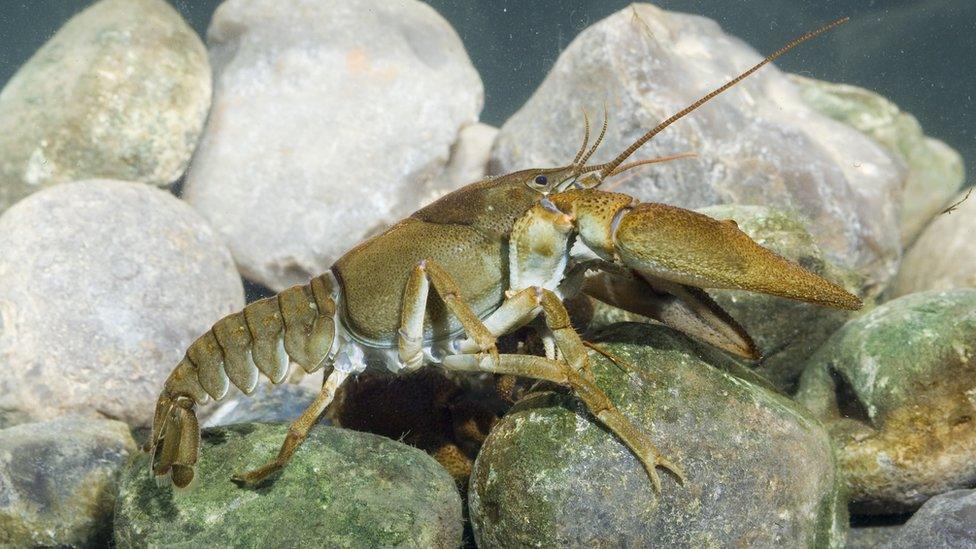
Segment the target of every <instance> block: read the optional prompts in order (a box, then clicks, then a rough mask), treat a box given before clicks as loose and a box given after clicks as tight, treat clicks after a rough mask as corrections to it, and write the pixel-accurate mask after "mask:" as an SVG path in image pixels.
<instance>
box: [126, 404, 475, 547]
mask: <svg viewBox="0 0 976 549" xmlns="http://www.w3.org/2000/svg"><path fill="white" fill-rule="evenodd" d="M287 429H288V427H287V425H272V424H261V423H249V424H238V425H232V426H227V427H215V428H212V429H207V430H205V431H204V434H203V447H202V451H201V459H200V463H199V470H198V473H197V479H196V481H195V483H194V484H193V485H191V486H190V488H189V489H187V490H182V491H180V490H174V489H173V488H171V487H170V486H163V487H158V486H157V484H156V481H155V480H153V479H151V478H150V475H149V465H148V457H147V455H145V454H143V455H141V456H140V457H139V458H137V459H135V460H134V461H133V462H132V463H131V464H130V467H129V468H128V469H127V470H126V472H125V473H124V475H123V478H122V482H121V485H120V489H119V498H118V505H117V507H116V519H115V540H116V543H117V544H118V545H119V546H120V547H143V546H147V545H166V546H196V547H199V546H208V545H217V546H227V545H232V546H236V547H312V546H315V547H452V548H453V547H458V545H459V544H460V542H461V529H462V524H461V500H460V497H459V496H458V493H457V490H456V488H455V487H454V481H453V480H452V479H451V477H450V476H449V475H448V474H447V473H446V472H445V471H444V469H442V468H441V467H440V465H438V464H437V462H436V461H434V460H433V459H432V458H431V457H429V456H428V455H427V454H425V453H423V452H422V451H420V450H417V449H415V448H411V447H409V446H406V445H404V444H401V443H399V442H395V441H393V440H390V439H387V438H383V437H380V436H376V435H372V434H368V433H358V432H355V431H348V430H345V429H337V428H334V427H325V426H317V427H315V428H314V429H313V430H312V433H311V435H310V436H309V438H308V440H306V441H305V443H304V444H303V445H302V446H301V448H300V449H299V450H298V452H296V454H295V456H294V457H293V458H292V460H291V462H290V463H289V464H288V466H287V467H286V468H285V469H284V470H283V471H282V472H281V473H280V474H279V475H278V476H277V477H276V478H272V479H269V480H268V481H265V483H263V484H261V485H258V486H257V487H255V488H240V487H238V486H237V485H236V484H234V483H232V482H231V480H230V477H231V475H232V474H234V473H237V472H241V471H244V470H248V469H250V468H254V467H256V466H259V465H261V464H263V463H264V462H265V461H266V460H268V459H270V458H272V457H273V456H274V455H275V454H276V453H277V451H278V447H279V446H280V444H281V441H282V440H283V439H284V437H285V433H286V432H287Z"/></svg>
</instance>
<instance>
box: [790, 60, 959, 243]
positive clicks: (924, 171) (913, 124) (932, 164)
mask: <svg viewBox="0 0 976 549" xmlns="http://www.w3.org/2000/svg"><path fill="white" fill-rule="evenodd" d="M790 78H791V79H792V80H793V82H794V83H795V84H796V85H797V86H798V87H799V88H800V94H801V96H802V98H803V101H804V102H805V103H807V104H808V105H810V106H811V107H813V108H814V109H816V110H817V111H818V112H820V113H822V114H825V115H827V116H829V117H831V118H833V119H834V120H838V121H840V122H843V123H845V124H847V125H849V126H851V127H852V128H855V129H857V130H858V131H861V132H863V133H864V134H865V135H868V136H870V137H871V138H872V139H874V140H875V141H877V142H878V143H881V144H882V145H884V147H885V148H886V149H887V150H888V151H889V152H891V153H893V154H895V155H897V156H899V157H901V158H902V160H903V161H904V162H905V164H906V166H907V167H908V175H907V177H906V179H905V193H904V195H903V197H902V201H901V209H902V212H901V241H902V244H903V245H904V244H908V243H909V242H911V241H912V240H913V239H914V238H915V236H917V235H918V233H919V232H920V231H921V230H922V228H923V227H925V225H926V224H927V223H928V222H929V220H930V219H932V217H933V216H934V215H936V214H937V213H939V212H940V211H942V209H943V208H944V207H945V206H946V204H947V202H948V201H949V199H950V198H951V197H952V195H953V194H955V193H956V191H957V190H958V189H959V186H960V185H961V184H962V182H963V164H962V157H961V156H960V155H959V153H958V152H956V151H955V150H953V149H952V148H951V147H949V146H948V145H946V144H945V143H943V142H942V141H939V140H938V139H933V138H931V137H927V136H926V135H925V133H924V132H923V131H922V126H921V125H920V124H919V123H918V120H917V119H916V118H915V117H914V116H912V115H911V114H909V113H906V112H903V111H902V110H901V109H899V108H898V106H897V105H895V104H894V103H892V102H891V101H888V100H887V99H885V98H884V97H881V96H880V95H878V94H876V93H874V92H872V91H869V90H866V89H864V88H859V87H857V86H851V85H849V84H835V83H832V82H822V81H819V80H814V79H811V78H804V77H802V76H797V75H790Z"/></svg>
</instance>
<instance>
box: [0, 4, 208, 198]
mask: <svg viewBox="0 0 976 549" xmlns="http://www.w3.org/2000/svg"><path fill="white" fill-rule="evenodd" d="M210 90H211V88H210V65H209V63H208V61H207V53H206V50H205V49H204V47H203V44H202V43H201V41H200V38H199V37H197V35H196V34H195V33H194V32H193V30H192V29H191V28H190V27H189V26H188V25H187V24H186V23H185V22H184V21H183V19H182V18H181V17H180V15H179V14H178V13H177V12H176V10H174V9H173V8H172V7H171V6H170V5H169V4H168V3H167V2H165V1H164V0H103V1H101V2H97V3H95V4H94V5H92V6H91V7H89V8H88V9H86V10H84V11H82V12H81V13H79V14H78V15H76V16H75V17H74V18H72V19H71V20H70V21H69V22H68V23H66V24H65V26H64V27H62V28H61V30H59V31H58V33H57V34H55V35H54V36H53V37H52V38H51V39H50V40H49V41H48V42H47V43H46V44H45V45H44V46H43V47H42V48H41V49H40V50H38V52H37V53H36V54H34V56H33V57H32V58H31V59H30V60H29V61H28V62H27V63H26V64H25V65H24V66H23V67H21V68H20V70H19V71H18V72H17V74H15V75H14V77H13V78H11V79H10V81H9V82H8V83H7V84H6V86H5V87H4V89H3V92H2V93H0V212H2V211H3V210H5V209H6V208H8V207H10V206H11V205H12V204H13V203H14V202H16V201H17V200H19V199H21V198H23V197H24V196H27V195H28V194H30V193H32V192H35V191H37V190H40V189H43V188H45V187H48V186H51V185H55V184H57V183H62V182H66V181H72V180H78V179H89V178H95V177H104V178H113V179H123V180H127V181H141V182H145V183H150V184H153V185H168V184H170V183H172V182H173V181H175V180H176V179H177V178H178V177H179V176H180V174H182V173H183V171H184V170H185V169H186V165H187V163H188V162H189V160H190V155H191V154H192V153H193V149H194V148H195V147H196V143H197V139H198V138H199V135H200V132H201V130H202V129H203V123H204V120H205V118H206V116H207V110H208V108H209V107H210Z"/></svg>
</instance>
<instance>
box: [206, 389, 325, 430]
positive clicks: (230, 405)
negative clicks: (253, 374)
mask: <svg viewBox="0 0 976 549" xmlns="http://www.w3.org/2000/svg"><path fill="white" fill-rule="evenodd" d="M316 395H318V391H317V390H316V389H314V388H313V387H311V386H309V385H305V384H303V385H295V384H291V383H283V384H281V385H272V384H271V383H268V382H267V381H266V380H262V381H261V382H260V383H259V385H258V388H257V389H255V391H254V392H253V393H252V394H250V395H245V394H243V393H238V392H235V393H233V395H232V396H230V397H229V398H228V399H227V400H224V401H221V402H218V403H217V404H216V406H214V407H212V408H211V409H209V410H207V411H206V419H204V418H203V417H201V419H204V421H203V426H204V427H215V426H218V425H233V424H235V423H253V422H262V423H291V422H292V421H293V420H295V419H296V418H298V416H299V415H301V413H302V411H303V410H305V408H306V407H308V405H309V404H311V403H312V401H313V400H315V396H316ZM201 416H203V414H201Z"/></svg>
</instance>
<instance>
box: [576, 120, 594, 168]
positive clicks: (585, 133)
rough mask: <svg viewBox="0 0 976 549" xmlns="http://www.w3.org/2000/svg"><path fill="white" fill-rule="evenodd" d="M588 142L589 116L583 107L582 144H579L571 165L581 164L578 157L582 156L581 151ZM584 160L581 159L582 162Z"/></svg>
mask: <svg viewBox="0 0 976 549" xmlns="http://www.w3.org/2000/svg"><path fill="white" fill-rule="evenodd" d="M589 144H590V117H589V116H587V114H586V109H583V145H582V146H580V148H579V151H578V152H577V153H576V158H574V159H573V166H577V165H582V164H580V159H581V158H583V152H584V151H586V146H587V145H589ZM585 163H586V160H583V164H585Z"/></svg>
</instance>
